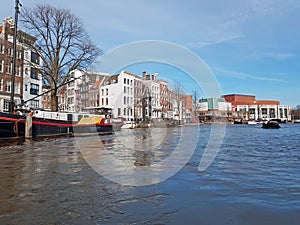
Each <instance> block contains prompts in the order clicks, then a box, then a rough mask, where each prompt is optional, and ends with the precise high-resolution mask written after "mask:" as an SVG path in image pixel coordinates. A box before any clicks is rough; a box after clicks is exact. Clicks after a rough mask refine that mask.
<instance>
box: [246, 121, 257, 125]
mask: <svg viewBox="0 0 300 225" xmlns="http://www.w3.org/2000/svg"><path fill="white" fill-rule="evenodd" d="M247 124H252V125H253V124H258V122H256V121H254V120H249V121H248V122H247Z"/></svg>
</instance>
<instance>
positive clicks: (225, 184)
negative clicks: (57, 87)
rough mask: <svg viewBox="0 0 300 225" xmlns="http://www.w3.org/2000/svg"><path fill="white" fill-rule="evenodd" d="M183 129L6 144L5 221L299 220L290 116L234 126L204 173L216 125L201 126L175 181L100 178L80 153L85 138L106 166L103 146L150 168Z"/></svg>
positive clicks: (298, 156)
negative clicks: (268, 123)
mask: <svg viewBox="0 0 300 225" xmlns="http://www.w3.org/2000/svg"><path fill="white" fill-rule="evenodd" d="M178 129H182V128H175V129H173V128H171V129H165V130H164V132H165V133H164V135H161V136H158V133H155V131H153V132H152V133H149V130H147V129H146V130H142V129H141V130H140V129H135V130H126V131H121V132H119V133H117V134H115V135H107V136H101V137H100V139H98V140H99V141H97V145H96V143H95V142H93V141H91V140H93V139H91V137H80V138H60V139H49V140H42V141H41V140H40V141H28V142H25V143H23V144H20V145H9V146H3V147H1V148H0V224H299V221H300V213H299V212H300V142H299V140H300V126H299V125H296V124H294V125H289V124H286V125H284V124H283V125H282V128H281V129H279V130H264V129H261V128H260V126H259V125H257V126H256V125H254V126H248V125H231V126H227V129H226V136H225V139H224V142H223V144H222V147H221V150H220V152H219V154H218V155H217V157H216V159H215V161H214V163H213V164H212V165H211V166H210V167H208V169H207V170H205V171H204V172H199V171H198V166H199V161H200V159H201V156H202V155H203V150H204V148H205V146H206V144H207V138H208V136H209V132H210V127H209V126H202V127H200V136H199V139H197V141H198V144H197V148H196V150H195V152H194V154H193V156H192V157H191V159H190V160H189V161H188V163H187V165H186V166H185V167H184V168H183V169H182V170H180V171H179V172H178V173H177V174H176V175H174V176H173V177H171V178H170V179H168V180H166V181H163V182H161V183H158V184H155V185H150V186H145V187H130V186H123V185H120V184H117V183H114V182H112V181H110V180H108V179H106V178H104V177H103V176H100V175H99V174H98V173H97V172H95V171H94V170H93V169H92V168H91V167H90V166H89V164H88V163H87V162H86V161H85V157H83V154H84V153H83V154H82V153H81V151H79V147H80V143H81V144H82V143H85V145H86V146H89V149H90V150H91V149H93V151H90V152H89V153H90V154H91V153H93V154H91V155H90V158H92V157H96V158H97V160H98V159H101V157H102V158H103V161H102V163H103V164H104V165H107V167H108V168H109V165H108V164H109V163H107V162H105V159H107V158H106V156H104V150H105V151H107V152H106V153H105V154H108V155H111V156H114V157H116V158H118V159H119V160H120V161H121V162H122V163H124V162H125V163H128V164H130V168H131V167H135V168H139V169H143V170H147V168H151V166H152V165H155V163H159V162H162V161H163V160H165V159H167V158H168V157H169V156H170V155H172V153H173V152H174V149H176V146H178V145H180V143H181V141H180V139H179V138H178V136H176V135H179V136H180V134H181V132H182V130H178ZM187 131H188V132H187ZM198 131H199V127H190V128H188V130H185V132H186V134H190V135H186V136H184V137H185V141H189V140H187V139H188V137H190V139H191V140H190V141H192V140H193V139H195V136H193V133H192V132H194V133H197V132H198ZM132 132H133V133H132ZM161 132H162V131H160V132H159V133H160V134H161ZM97 138H98V137H97ZM78 140H80V141H81V142H78ZM132 142H133V143H132ZM78 146H79V147H78ZM181 147H182V146H181ZM185 147H186V146H185ZM186 148H187V149H186V151H188V147H186ZM177 160H179V158H177ZM97 162H98V163H99V161H97ZM105 163H106V164H105ZM166 167H167V166H166ZM124 168H125V167H120V168H116V170H118V169H119V170H120V172H121V170H124ZM164 169H166V170H167V169H168V168H163V169H161V168H160V173H162V174H163V173H164V171H165V170H164ZM123 172H124V171H123ZM114 175H115V176H117V174H114Z"/></svg>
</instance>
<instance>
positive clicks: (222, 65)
mask: <svg viewBox="0 0 300 225" xmlns="http://www.w3.org/2000/svg"><path fill="white" fill-rule="evenodd" d="M41 2H45V1H38V0H22V1H21V3H22V5H23V6H26V7H27V6H29V7H30V6H32V5H34V4H36V3H41ZM48 2H50V3H51V4H52V5H55V6H59V7H64V8H69V9H70V10H71V11H72V12H73V13H74V14H76V15H77V16H78V17H80V18H81V19H82V21H83V23H84V25H85V27H86V30H87V32H88V33H89V35H90V36H91V39H92V40H93V41H94V42H95V43H96V44H97V45H98V46H99V47H100V48H102V49H103V50H104V52H107V51H109V50H111V49H113V48H116V47H117V46H119V45H124V44H127V43H131V42H135V41H142V40H162V41H168V42H172V43H176V44H178V45H180V46H183V47H184V48H187V49H189V50H191V51H192V52H194V53H195V54H197V55H198V56H199V57H200V58H201V59H202V60H203V61H204V62H205V63H206V64H207V65H208V66H209V68H210V69H211V70H212V71H213V73H214V74H215V76H216V79H217V81H218V83H219V85H220V87H221V90H222V93H223V94H231V93H238V94H250V95H255V96H256V98H257V99H270V100H279V101H280V102H281V104H287V105H290V106H292V107H295V106H296V105H298V104H300V97H299V96H300V88H299V84H300V76H299V74H300V63H299V62H300V55H299V54H300V53H299V52H300V44H299V40H300V29H299V21H300V18H299V17H300V1H299V0H262V1H258V0H252V1H244V0H227V1H221V0H212V1H201V0H198V1H197V0H195V1H189V0H187V1H174V0H173V1H171V0H165V1H158V0H151V1H150V0H148V1H143V0H127V1H121V0H111V1H104V0H97V1H96V0H94V1H91V0H85V1H78V0H73V1H61V0H59V1H58V0H51V1H48ZM13 13H14V0H3V1H1V8H0V15H1V18H5V17H7V16H13ZM144 68H145V69H144ZM128 69H130V70H131V72H134V73H137V74H141V72H142V70H146V71H147V72H158V73H159V74H160V76H161V77H162V78H164V77H168V76H169V77H170V74H168V71H171V72H170V73H172V76H171V77H172V78H171V79H172V80H174V82H180V83H182V85H183V86H184V89H185V90H186V92H189V91H192V90H193V89H195V86H194V84H193V82H190V81H189V79H186V77H185V78H183V77H184V76H186V75H184V74H182V72H180V71H179V70H176V69H174V68H173V69H170V68H169V70H168V66H165V65H159V64H155V63H146V64H145V65H143V64H139V65H136V66H135V65H132V66H130V67H129V68H128ZM103 72H105V71H103Z"/></svg>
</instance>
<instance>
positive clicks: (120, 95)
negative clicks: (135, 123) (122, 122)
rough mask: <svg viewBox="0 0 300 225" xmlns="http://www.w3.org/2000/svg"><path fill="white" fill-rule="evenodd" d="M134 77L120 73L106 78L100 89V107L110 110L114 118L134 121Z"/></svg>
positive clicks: (123, 72)
mask: <svg viewBox="0 0 300 225" xmlns="http://www.w3.org/2000/svg"><path fill="white" fill-rule="evenodd" d="M135 79H138V78H137V76H136V75H134V74H131V73H128V72H126V71H122V72H121V73H120V74H117V75H112V76H111V77H109V78H106V79H105V80H104V82H103V83H102V86H101V88H100V106H102V107H107V108H111V109H112V110H113V111H112V113H113V116H114V117H123V118H125V119H126V120H133V119H134V83H135V82H134V81H135Z"/></svg>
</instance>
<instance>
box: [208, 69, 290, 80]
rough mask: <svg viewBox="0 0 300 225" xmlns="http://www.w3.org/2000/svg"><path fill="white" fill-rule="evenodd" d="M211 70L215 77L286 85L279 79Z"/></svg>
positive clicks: (223, 70)
mask: <svg viewBox="0 0 300 225" xmlns="http://www.w3.org/2000/svg"><path fill="white" fill-rule="evenodd" d="M212 70H213V71H214V72H215V73H216V75H219V76H225V77H233V78H237V79H251V80H260V81H275V82H282V83H286V81H284V80H281V79H277V78H271V77H263V76H254V75H252V74H249V73H244V72H238V71H232V70H225V69H221V68H216V67H214V68H212Z"/></svg>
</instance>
